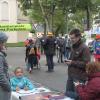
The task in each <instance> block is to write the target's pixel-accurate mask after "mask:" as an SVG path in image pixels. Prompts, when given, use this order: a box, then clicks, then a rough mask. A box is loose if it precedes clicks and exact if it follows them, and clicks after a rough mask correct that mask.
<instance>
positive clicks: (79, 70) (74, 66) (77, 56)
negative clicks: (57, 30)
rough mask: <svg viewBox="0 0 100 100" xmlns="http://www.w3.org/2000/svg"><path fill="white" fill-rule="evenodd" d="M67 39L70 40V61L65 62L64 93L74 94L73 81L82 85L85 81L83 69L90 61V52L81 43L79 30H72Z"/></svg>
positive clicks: (85, 76)
mask: <svg viewBox="0 0 100 100" xmlns="http://www.w3.org/2000/svg"><path fill="white" fill-rule="evenodd" d="M69 37H70V39H71V43H72V48H71V55H70V60H66V64H67V65H68V80H67V85H66V92H67V91H72V92H74V91H75V87H74V81H76V80H79V81H81V82H83V83H84V82H85V81H86V80H87V74H86V71H85V67H86V64H87V63H88V62H89V61H90V51H89V48H88V47H87V46H86V45H85V44H84V43H83V42H82V40H81V32H80V30H79V29H73V30H72V31H71V32H70V34H69Z"/></svg>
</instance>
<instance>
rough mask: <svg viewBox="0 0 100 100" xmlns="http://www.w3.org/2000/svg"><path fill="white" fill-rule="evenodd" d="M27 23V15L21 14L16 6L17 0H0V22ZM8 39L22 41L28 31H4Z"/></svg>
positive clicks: (9, 40)
mask: <svg viewBox="0 0 100 100" xmlns="http://www.w3.org/2000/svg"><path fill="white" fill-rule="evenodd" d="M17 23H29V20H28V18H27V17H25V16H23V15H22V12H21V11H20V9H19V8H18V2H17V0H0V24H17ZM5 33H6V34H7V35H8V37H9V39H8V43H17V42H22V41H24V40H25V39H26V38H27V37H28V33H29V32H25V31H22V32H20V31H13V32H5Z"/></svg>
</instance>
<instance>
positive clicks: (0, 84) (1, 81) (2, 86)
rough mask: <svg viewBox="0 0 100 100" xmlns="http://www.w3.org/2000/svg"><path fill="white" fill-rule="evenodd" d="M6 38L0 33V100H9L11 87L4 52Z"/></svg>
mask: <svg viewBox="0 0 100 100" xmlns="http://www.w3.org/2000/svg"><path fill="white" fill-rule="evenodd" d="M7 39H8V37H7V35H6V34H5V33H2V32H0V100H10V96H11V86H10V82H9V74H8V64H7V61H6V55H5V52H4V50H3V49H4V48H3V47H4V46H5V43H6V41H7Z"/></svg>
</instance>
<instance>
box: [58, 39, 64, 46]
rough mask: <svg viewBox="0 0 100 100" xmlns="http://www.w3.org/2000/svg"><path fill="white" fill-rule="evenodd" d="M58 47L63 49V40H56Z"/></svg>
mask: <svg viewBox="0 0 100 100" xmlns="http://www.w3.org/2000/svg"><path fill="white" fill-rule="evenodd" d="M58 45H59V47H63V46H64V39H62V38H60V39H59V40H58Z"/></svg>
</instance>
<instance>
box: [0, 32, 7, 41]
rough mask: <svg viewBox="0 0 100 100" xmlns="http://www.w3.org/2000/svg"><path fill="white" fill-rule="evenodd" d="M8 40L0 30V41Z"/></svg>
mask: <svg viewBox="0 0 100 100" xmlns="http://www.w3.org/2000/svg"><path fill="white" fill-rule="evenodd" d="M7 40H8V36H7V35H6V34H5V33H3V32H0V43H4V42H6V41H7Z"/></svg>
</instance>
